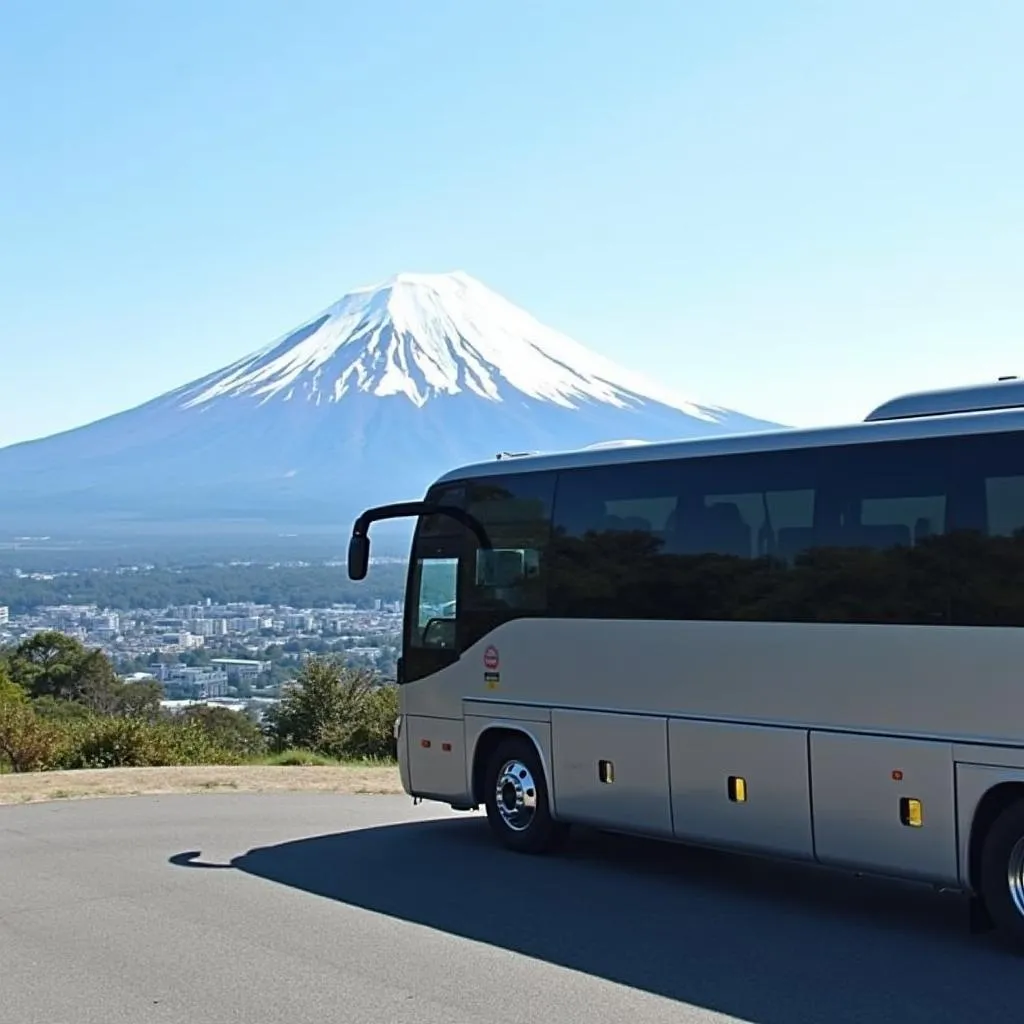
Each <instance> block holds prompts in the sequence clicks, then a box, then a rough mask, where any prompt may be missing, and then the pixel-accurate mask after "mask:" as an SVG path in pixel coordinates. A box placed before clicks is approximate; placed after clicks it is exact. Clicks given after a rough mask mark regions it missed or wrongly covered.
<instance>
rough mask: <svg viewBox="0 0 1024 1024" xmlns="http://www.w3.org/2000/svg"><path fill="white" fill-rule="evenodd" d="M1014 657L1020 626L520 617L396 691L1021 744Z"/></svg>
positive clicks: (439, 708) (422, 698)
mask: <svg viewBox="0 0 1024 1024" xmlns="http://www.w3.org/2000/svg"><path fill="white" fill-rule="evenodd" d="M488 646H493V647H495V648H497V649H498V650H499V651H500V657H501V671H500V683H499V684H498V686H497V688H496V689H494V688H492V687H493V686H494V683H493V681H489V680H488V678H487V676H488V672H487V670H486V669H485V668H484V666H483V663H482V660H481V654H482V652H483V650H484V648H485V647H488ZM1021 666H1024V629H992V628H987V627H977V628H972V627H962V626H948V627H947V626H899V625H891V626H890V625H862V624H844V623H826V622H822V623H787V622H783V623H771V622H702V621H690V622H672V621H658V622H653V621H629V620H599V621H595V620H586V619H527V618H523V619H514V620H512V621H511V622H506V623H504V624H502V625H501V626H499V627H498V628H496V629H495V630H493V631H492V632H491V633H489V634H488V635H487V637H486V638H485V639H484V640H482V641H479V642H478V643H477V644H474V645H473V646H472V647H470V648H469V649H468V650H467V651H465V652H464V653H463V655H462V657H461V658H460V659H459V660H458V661H457V662H455V663H454V664H452V665H450V666H449V667H447V668H445V669H442V670H441V671H439V672H437V673H435V674H434V675H432V676H430V677H428V678H426V679H421V680H416V681H414V682H410V683H407V684H405V685H404V686H403V687H402V691H403V692H402V696H403V700H404V705H405V707H406V710H407V712H408V713H409V714H416V715H425V716H428V717H436V718H458V717H459V716H460V715H461V714H462V702H463V700H464V699H473V700H489V699H497V700H504V701H512V702H515V703H522V704H528V705H534V706H537V707H545V708H552V709H554V708H559V707H561V708H570V709H579V710H591V711H609V712H623V713H629V714H640V715H654V716H673V717H681V718H694V719H706V720H709V721H720V722H735V723H747V724H760V725H775V726H784V727H789V728H803V729H827V730H836V731H840V732H860V733H872V734H876V735H889V736H906V737H910V738H913V737H918V738H921V739H943V740H947V741H949V742H956V743H964V744H968V745H991V746H997V745H1000V744H1006V745H1010V746H1016V747H1017V748H1018V749H1019V748H1020V745H1021V743H1022V742H1024V721H1019V720H1018V719H1017V717H1016V716H1014V715H1013V714H1008V713H1007V709H1012V708H1016V707H1018V706H1020V693H1021V685H1022V683H1021V671H1022V670H1021ZM968 681H969V699H967V698H968V691H967V690H966V689H965V687H966V686H967V685H968Z"/></svg>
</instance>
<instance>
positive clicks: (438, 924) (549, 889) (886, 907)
mask: <svg viewBox="0 0 1024 1024" xmlns="http://www.w3.org/2000/svg"><path fill="white" fill-rule="evenodd" d="M198 856H199V855H198V854H194V853H184V854H178V855H177V856H175V857H172V858H171V860H172V862H173V863H176V864H178V865H181V866H186V865H188V866H195V867H202V866H205V865H203V864H202V863H201V861H199V860H197V858H198ZM210 866H213V865H210ZM225 866H227V865H225ZM230 866H231V867H233V868H235V869H237V870H239V871H243V872H245V873H247V874H251V875H255V876H258V877H260V878H263V879H268V880H271V881H274V882H278V883H280V884H282V885H288V886H293V887H295V888H297V889H301V890H304V891H306V892H310V893H315V894H317V895H319V896H323V897H325V898H327V899H332V900H337V901H339V902H341V903H345V904H348V905H350V906H355V907H360V908H363V909H366V910H371V911H375V912H377V913H380V914H386V915H388V916H390V917H393V918H398V919H402V920H405V921H410V922H415V923H416V924H421V925H426V926H428V927H430V928H435V929H438V930H440V931H443V932H447V933H450V934H452V935H458V936H463V937H466V938H469V939H473V940H475V941H478V942H484V943H488V944H490V945H493V946H496V947H501V948H503V949H508V950H512V951H515V952H517V953H521V954H523V955H525V956H530V957H534V958H537V959H539V960H543V961H547V962H549V963H552V964H557V965H561V966H564V967H568V968H571V969H573V970H577V971H583V972H585V973H587V974H590V975H594V976H597V977H601V978H605V979H608V980H610V981H614V982H619V983H621V984H624V985H629V986H632V987H634V988H638V989H642V990H646V991H648V992H652V993H655V994H658V995H661V996H665V997H667V998H670V999H675V1000H680V1001H682V1002H685V1003H688V1004H692V1005H695V1006H701V1007H705V1008H707V1009H710V1010H715V1011H718V1012H720V1013H725V1014H731V1015H733V1016H736V1017H740V1018H742V1019H745V1020H748V1021H751V1022H756V1024H822V1022H825V1021H827V1022H830V1024H831V1022H837V1021H858V1022H860V1021H870V1022H872V1024H875V1022H879V1024H881V1022H890V1021H891V1022H893V1024H896V1022H899V1024H910V1022H916V1021H921V1022H924V1021H927V1022H929V1024H935V1022H936V1021H940V1020H941V1021H946V1020H949V1021H958V1022H959V1021H970V1022H971V1024H978V1022H982V1021H990V1020H991V1021H1000V1022H1006V1021H1010V1020H1014V1019H1018V1018H1019V1015H1020V1012H1021V1011H1020V1007H1021V1005H1022V1004H1024V962H1022V961H1021V960H1020V959H1018V958H1017V957H1015V956H1013V955H1012V954H1010V953H1007V952H1004V951H1003V950H1002V949H1001V947H1000V946H999V945H998V944H997V943H996V942H995V941H994V939H993V938H992V937H991V936H988V935H982V936H978V935H973V936H972V935H970V934H969V933H968V931H967V924H966V907H965V905H964V902H963V900H962V899H960V898H959V897H954V896H941V895H938V894H936V893H934V892H932V891H931V890H930V889H927V888H923V887H916V886H909V885H903V884H900V883H894V882H888V881H881V880H875V879H856V878H851V877H848V876H844V875H839V874H836V873H833V872H826V871H823V870H819V869H814V868H805V867H802V866H799V865H788V864H779V863H773V862H770V861H762V860H757V859H754V858H746V857H741V856H737V855H732V854H725V853H719V852H714V851H704V850H694V849H689V848H685V847H679V846H674V845H671V844H665V843H656V842H649V841H645V840H637V839H629V838H623V837H617V836H607V835H601V834H597V833H589V832H581V833H580V835H579V836H578V837H576V838H574V840H573V842H572V843H570V845H569V846H568V848H567V849H566V850H565V851H564V852H563V853H561V854H559V855H557V856H553V857H544V858H539V857H524V856H520V855H516V854H512V853H508V852H506V851H504V850H502V849H500V848H498V847H497V846H496V845H494V844H493V843H492V841H491V840H490V837H489V835H488V833H487V830H486V824H485V822H484V821H483V820H482V819H481V818H479V817H474V818H468V819H446V820H440V821H437V820H434V821H427V822H417V823H411V824H398V825H386V826H379V827H374V828H367V829H361V830H354V831H347V832H341V833H337V834H334V835H326V836H317V837H313V838H309V839H301V840H296V841H294V842H288V843H282V844H280V845H277V846H269V847H263V848H258V849H253V850H251V851H249V852H248V853H246V854H243V855H241V856H239V857H236V858H235V859H234V860H233V861H232V862H231V865H230Z"/></svg>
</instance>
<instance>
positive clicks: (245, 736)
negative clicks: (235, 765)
mask: <svg viewBox="0 0 1024 1024" xmlns="http://www.w3.org/2000/svg"><path fill="white" fill-rule="evenodd" d="M180 720H181V721H182V722H183V723H189V722H194V723H195V724H197V725H198V726H199V727H200V728H201V729H203V731H204V732H205V733H206V734H207V736H208V737H209V738H210V741H211V742H212V743H213V744H214V746H216V747H217V748H218V749H220V750H229V751H231V752H232V753H234V754H237V755H238V756H239V757H243V758H252V757H259V756H260V755H261V754H264V753H265V752H266V749H267V740H266V737H265V736H264V735H263V731H262V730H261V729H260V727H259V725H257V724H256V722H254V721H253V720H252V719H251V718H250V717H249V716H248V715H247V714H244V713H243V712H240V711H232V710H231V708H220V707H216V706H213V705H208V704H197V705H195V707H190V708H186V709H185V710H184V711H183V712H182V713H181V719H180Z"/></svg>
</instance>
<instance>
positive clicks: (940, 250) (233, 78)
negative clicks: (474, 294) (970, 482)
mask: <svg viewBox="0 0 1024 1024" xmlns="http://www.w3.org/2000/svg"><path fill="white" fill-rule="evenodd" d="M1022 51H1024V4H1019V3H1017V4H1015V3H1012V2H1008V0H1005V2H999V3H995V2H987V0H974V2H972V3H962V2H956V3H955V2H953V0H936V2H931V3H925V2H923V0H920V2H916V3H908V2H898V0H849V2H845V3H838V2H832V3H830V2H827V0H816V2H801V0H776V2H771V3H768V2H764V0H728V2H716V0H704V2H703V3H685V2H682V0H666V2H661V3H654V2H645V0H630V2H629V3H621V2H620V3H615V2H611V0H609V2H607V3H604V2H595V0H536V2H518V3H512V4H498V3H479V2H477V3H474V2H471V0H461V2H456V0H391V2H389V3H381V4H373V3H358V4H356V3H352V2H344V0H333V2H332V0H288V2H284V0H277V2H269V0H235V2H227V0H152V2H148V3H139V2H122V3H115V2H111V0H90V2H88V3H86V2H81V0H63V2H61V0H44V2H40V0H5V2H4V3H3V4H2V5H0V97H2V98H0V311H2V320H0V444H5V443H10V442H13V441H16V440H20V439H24V438H28V437H33V436H38V435H41V434H46V433H51V432H53V431H56V430H58V429H63V428H66V427H70V426H73V425H77V424H79V423H83V422H87V421H89V420H91V419H95V418H98V417H99V416H101V415H105V414H107V413H111V412H115V411H118V410H120V409H122V408H125V407H128V406H130V405H133V404H137V403H139V402H141V401H144V400H146V399H148V398H151V397H154V396H155V395H156V394H158V393H160V392H163V391H165V390H168V389H170V388H172V387H175V386H177V385H179V384H182V383H184V382H186V381H188V380H190V379H192V378H194V377H197V376H199V375H201V374H203V373H206V372H208V371H210V370H213V369H216V368H218V367H219V366H221V365H223V364H225V363H227V362H229V361H231V360H233V359H235V358H237V357H239V356H241V355H243V354H244V353H246V352H248V351H250V350H252V349H255V348H258V347H260V346H262V345H263V344H265V343H266V342H268V341H269V340H271V339H272V338H274V337H275V336H277V335H279V334H281V333H283V332H284V331H286V330H288V329H289V328H291V327H293V326H294V325H295V324H297V323H298V322H300V321H302V320H304V319H306V318H308V317H310V316H312V315H314V314H315V313H316V312H317V311H318V310H319V309H320V308H322V307H323V306H325V305H327V304H328V303H330V302H331V301H333V300H334V299H336V298H337V297H339V296H340V295H341V294H342V293H344V292H345V291H346V290H348V289H349V288H351V287H354V286H358V285H363V284H368V283H372V282H373V281H375V280H378V279H380V278H384V277H387V276H389V275H390V274H392V273H395V272H397V271H399V270H413V271H438V270H452V269H464V270H466V271H468V272H469V273H471V274H473V275H475V276H477V277H479V278H480V279H481V280H483V281H484V282H485V283H487V284H489V285H490V286H491V287H493V288H495V289H496V290H498V291H500V292H501V293H503V294H504V295H506V296H507V297H508V298H510V299H511V300H513V301H515V302H517V303H519V304H520V305H522V306H524V307H526V308H527V309H529V310H530V311H531V312H532V313H534V314H535V315H536V316H538V317H539V318H540V319H542V320H545V321H546V322H548V323H550V324H551V325H552V326H554V327H557V328H559V329H561V330H564V331H565V332H567V333H569V334H571V335H572V336H574V337H575V338H577V339H578V340H579V341H581V342H583V343H585V344H588V345H590V346H592V347H593V348H596V349H598V350H600V351H602V352H604V353H606V354H608V355H610V356H612V357H614V358H617V359H619V360H620V361H625V362H629V363H631V364H633V365H634V366H635V367H636V368H638V369H640V370H643V371H646V372H648V373H651V374H656V375H657V376H658V377H659V378H660V379H662V380H663V381H666V382H668V383H670V384H672V385H674V386H675V387H676V388H677V389H678V390H680V391H681V392H682V393H684V394H686V395H689V396H692V397H694V398H696V399H698V400H705V401H711V402H716V403H721V404H726V405H731V406H733V407H734V408H739V409H741V410H743V411H745V412H749V413H751V414H755V415H762V416H767V417H771V418H774V419H778V420H782V421H785V422H788V423H793V424H811V423H821V422H829V421H835V420H840V419H847V418H860V417H862V416H863V414H864V413H865V412H866V411H867V409H868V408H869V407H871V405H872V404H873V403H875V402H877V401H879V400H881V399H883V398H885V397H887V396H889V395H890V394H892V393H895V392H899V391H901V390H904V389H908V388H916V387H923V386H940V385H946V384H955V383H959V382H961V381H966V380H974V379H984V378H992V377H995V376H998V375H999V374H1003V373H1017V372H1022V373H1024V358H1022V357H1024V352H1022V350H1021V342H1022V330H1024V132H1022V130H1021V125H1022V119H1024V114H1022V99H1024V60H1022V59H1021V53H1022Z"/></svg>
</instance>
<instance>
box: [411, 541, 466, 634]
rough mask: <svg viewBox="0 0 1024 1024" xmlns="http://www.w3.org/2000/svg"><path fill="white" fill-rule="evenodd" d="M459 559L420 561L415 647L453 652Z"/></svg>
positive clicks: (414, 631)
mask: <svg viewBox="0 0 1024 1024" xmlns="http://www.w3.org/2000/svg"><path fill="white" fill-rule="evenodd" d="M458 571H459V560H458V559H457V558H421V559H419V560H418V561H417V564H416V629H415V630H413V635H412V637H411V638H410V640H411V642H412V644H413V645H414V646H416V647H435V648H443V649H449V648H452V649H454V647H455V610H456V602H457V596H456V584H457V581H458Z"/></svg>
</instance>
